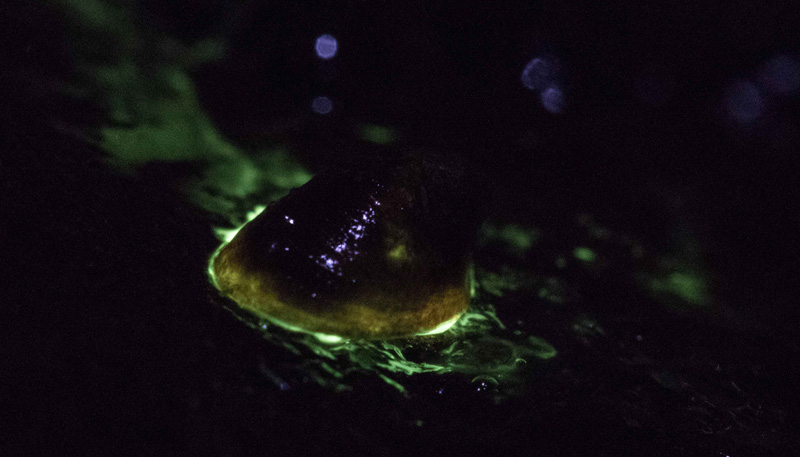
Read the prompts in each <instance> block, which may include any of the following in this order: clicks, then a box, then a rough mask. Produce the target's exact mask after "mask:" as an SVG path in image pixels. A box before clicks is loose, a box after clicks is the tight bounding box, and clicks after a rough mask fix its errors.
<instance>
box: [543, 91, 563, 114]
mask: <svg viewBox="0 0 800 457" xmlns="http://www.w3.org/2000/svg"><path fill="white" fill-rule="evenodd" d="M542 106H543V107H544V109H546V110H547V111H549V112H551V113H553V114H556V113H560V112H561V111H562V110H563V109H564V93H563V92H561V89H559V88H557V87H548V88H547V89H545V90H544V91H543V92H542Z"/></svg>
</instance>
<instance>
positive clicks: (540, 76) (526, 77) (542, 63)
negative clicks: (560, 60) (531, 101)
mask: <svg viewBox="0 0 800 457" xmlns="http://www.w3.org/2000/svg"><path fill="white" fill-rule="evenodd" d="M554 76H555V68H554V66H553V64H552V62H549V61H547V60H545V59H542V58H538V57H537V58H535V59H533V60H531V61H530V62H528V65H526V66H525V69H523V70H522V78H521V79H522V85H524V86H525V87H526V88H528V89H530V90H533V91H542V90H545V89H547V88H548V87H550V86H552V85H553V82H554Z"/></svg>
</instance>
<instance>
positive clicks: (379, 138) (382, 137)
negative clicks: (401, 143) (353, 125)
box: [359, 124, 397, 144]
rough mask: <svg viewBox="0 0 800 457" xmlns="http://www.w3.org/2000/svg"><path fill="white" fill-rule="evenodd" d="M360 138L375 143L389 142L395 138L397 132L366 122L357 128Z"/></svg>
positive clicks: (392, 141)
mask: <svg viewBox="0 0 800 457" xmlns="http://www.w3.org/2000/svg"><path fill="white" fill-rule="evenodd" d="M359 133H360V135H361V139H362V140H364V141H368V142H370V143H375V144H391V143H394V142H395V140H397V133H395V131H394V130H393V129H391V128H389V127H384V126H381V125H374V124H367V125H362V126H361V127H360V129H359Z"/></svg>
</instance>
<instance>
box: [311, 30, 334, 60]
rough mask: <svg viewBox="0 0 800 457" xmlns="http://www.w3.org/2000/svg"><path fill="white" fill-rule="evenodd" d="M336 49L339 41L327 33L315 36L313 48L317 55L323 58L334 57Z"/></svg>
mask: <svg viewBox="0 0 800 457" xmlns="http://www.w3.org/2000/svg"><path fill="white" fill-rule="evenodd" d="M338 49H339V42H338V41H336V38H334V37H333V36H331V35H328V34H325V35H320V36H319V37H317V42H316V43H315V44H314V50H315V51H316V52H317V56H318V57H319V58H320V59H323V60H329V59H332V58H334V57H336V52H337V51H338Z"/></svg>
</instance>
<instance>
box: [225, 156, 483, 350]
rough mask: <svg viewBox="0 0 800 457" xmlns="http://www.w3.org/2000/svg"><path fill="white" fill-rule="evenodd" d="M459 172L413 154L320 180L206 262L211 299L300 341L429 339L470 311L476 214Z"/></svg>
mask: <svg viewBox="0 0 800 457" xmlns="http://www.w3.org/2000/svg"><path fill="white" fill-rule="evenodd" d="M468 181H469V180H468V179H466V178H465V174H464V172H463V170H462V169H461V168H460V167H458V166H454V165H451V164H444V163H443V162H442V161H440V160H437V159H432V158H431V157H430V156H423V155H422V154H413V155H408V156H404V157H401V158H395V159H388V160H387V159H383V160H375V161H373V162H372V163H371V164H369V165H358V166H350V167H345V168H344V169H340V170H336V171H330V172H324V173H321V174H319V175H317V176H316V177H314V178H313V179H312V180H311V181H309V182H308V183H307V184H305V185H304V186H302V187H299V188H297V189H294V190H292V191H291V192H290V193H289V194H288V195H287V196H286V197H284V198H283V199H281V200H279V201H277V202H274V203H272V204H270V205H269V206H268V207H267V209H266V210H265V211H264V212H263V213H261V214H260V215H259V216H258V217H256V218H255V219H253V220H252V221H251V222H249V223H248V224H246V225H245V226H244V227H243V228H242V229H241V230H240V231H239V232H238V233H237V235H236V236H235V237H234V239H233V240H232V241H231V242H230V243H229V244H227V245H226V246H224V247H223V248H222V249H221V250H220V252H219V254H218V255H217V257H216V258H215V259H214V261H213V262H214V263H213V271H214V275H215V278H216V285H217V287H218V288H219V289H220V291H221V292H222V293H223V294H224V295H227V296H228V297H230V298H231V299H233V300H234V301H236V303H238V304H239V306H241V307H242V308H244V309H246V310H248V311H251V312H253V313H256V314H257V315H260V316H263V317H267V318H269V319H272V320H277V321H279V322H280V323H283V324H288V326H292V327H297V328H300V329H302V330H305V331H308V332H319V333H325V334H333V335H339V336H342V337H347V338H391V337H400V336H408V335H415V334H421V333H425V332H429V331H431V330H433V329H435V328H436V327H438V326H439V325H441V324H443V323H445V322H448V321H450V320H453V319H454V318H457V317H458V316H459V315H460V314H461V313H463V312H464V311H465V310H466V308H467V307H468V305H469V298H470V283H469V282H470V277H469V276H470V275H469V270H470V268H471V265H470V262H471V257H470V248H471V244H472V240H473V238H474V232H475V229H476V227H477V222H478V217H477V210H476V208H475V205H474V204H473V199H472V198H471V197H470V195H471V189H470V188H469V187H468V185H469V184H470V183H469V182H468Z"/></svg>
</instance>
